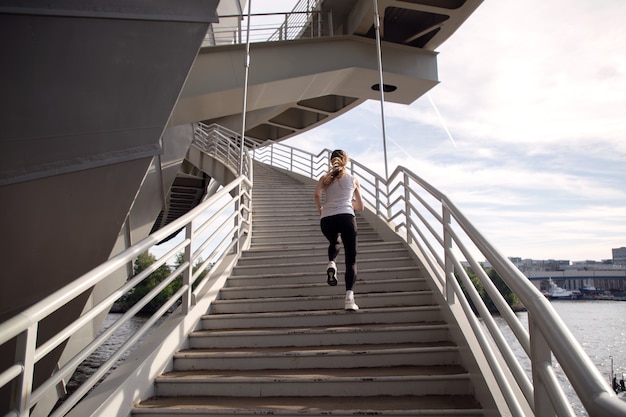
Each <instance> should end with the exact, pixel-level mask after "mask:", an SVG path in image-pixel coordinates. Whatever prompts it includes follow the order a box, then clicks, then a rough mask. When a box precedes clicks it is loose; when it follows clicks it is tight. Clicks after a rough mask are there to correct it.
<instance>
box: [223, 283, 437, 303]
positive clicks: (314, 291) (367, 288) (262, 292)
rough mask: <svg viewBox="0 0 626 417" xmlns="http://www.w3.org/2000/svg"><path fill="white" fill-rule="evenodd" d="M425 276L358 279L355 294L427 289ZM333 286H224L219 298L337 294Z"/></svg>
mask: <svg viewBox="0 0 626 417" xmlns="http://www.w3.org/2000/svg"><path fill="white" fill-rule="evenodd" d="M428 289H429V288H428V283H427V281H426V279H425V278H403V279H395V280H391V281H390V280H370V281H359V284H358V289H357V296H359V294H369V293H384V292H399V291H422V290H428ZM337 293H338V291H337V289H336V288H335V287H330V286H328V284H326V282H322V280H320V282H319V283H315V284H298V285H291V284H286V285H274V286H266V285H258V286H249V287H226V288H222V290H221V291H220V294H219V299H220V300H237V299H242V298H254V299H262V298H272V297H307V296H308V297H310V296H318V295H320V296H328V295H337Z"/></svg>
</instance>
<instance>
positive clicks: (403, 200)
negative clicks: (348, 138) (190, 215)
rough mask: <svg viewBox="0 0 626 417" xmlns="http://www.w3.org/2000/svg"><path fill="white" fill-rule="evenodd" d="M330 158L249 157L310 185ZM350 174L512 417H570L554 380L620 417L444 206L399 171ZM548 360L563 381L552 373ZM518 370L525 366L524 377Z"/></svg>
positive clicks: (592, 409) (475, 236) (530, 290)
mask: <svg viewBox="0 0 626 417" xmlns="http://www.w3.org/2000/svg"><path fill="white" fill-rule="evenodd" d="M330 153H331V151H330V150H328V149H325V150H323V151H322V152H320V153H319V154H317V155H314V154H311V153H309V152H306V151H302V150H299V149H296V148H293V147H290V146H287V145H284V144H279V143H275V144H272V145H270V146H266V147H263V148H259V149H255V150H254V159H256V160H258V161H260V162H264V163H266V164H269V165H272V166H276V167H279V168H283V169H285V170H289V171H292V172H295V173H298V174H301V175H303V176H306V177H309V178H313V179H316V178H319V177H320V176H321V175H322V174H323V173H324V172H325V171H326V170H327V168H328V158H329V156H330ZM350 170H351V172H352V174H353V175H354V176H355V177H357V178H358V179H359V181H360V183H361V190H362V191H361V194H362V195H363V198H364V200H365V201H366V203H367V204H368V205H369V206H370V208H371V209H372V211H374V212H375V213H376V214H377V215H378V216H379V217H381V218H382V219H383V220H384V221H385V222H387V224H389V225H390V226H391V227H393V228H394V229H395V230H396V232H397V233H398V234H399V235H400V236H401V237H402V238H403V239H404V240H405V241H406V242H407V243H408V245H409V246H410V247H411V248H412V249H413V250H414V253H416V255H417V256H420V258H421V259H422V260H423V262H424V263H425V264H426V267H427V268H428V269H429V271H430V272H431V273H432V275H433V276H434V278H435V279H436V282H437V285H438V287H439V289H440V291H441V294H442V297H443V298H444V299H445V300H447V302H448V303H449V304H450V305H452V304H455V303H457V302H458V303H459V304H460V305H461V308H462V310H463V312H464V313H465V316H466V318H467V321H468V322H469V323H470V325H471V327H472V331H473V333H474V335H475V337H476V339H477V340H478V343H479V344H480V347H481V350H482V352H483V353H484V356H485V357H486V359H487V361H488V363H489V366H490V369H491V372H492V374H493V375H494V378H495V379H496V380H497V383H498V386H500V387H501V390H502V394H503V396H504V398H505V400H506V402H507V405H508V407H509V409H510V411H511V413H512V415H514V416H520V417H521V416H524V415H526V413H525V411H524V410H526V409H531V410H533V412H534V415H536V416H541V417H548V416H575V413H574V411H573V409H572V406H571V404H570V403H569V401H568V399H567V398H566V396H565V394H564V388H563V386H562V384H563V382H562V381H561V379H567V380H568V381H569V383H570V384H571V386H572V387H573V389H574V391H575V393H576V395H577V396H578V398H579V399H580V401H581V403H582V406H583V407H584V408H585V409H586V411H587V413H589V415H590V416H592V417H617V416H625V415H626V402H624V401H622V400H620V399H619V398H617V396H616V395H615V393H614V392H613V391H612V390H611V388H610V386H609V385H608V383H607V380H606V379H605V378H604V377H603V376H602V375H601V374H600V372H599V371H598V370H597V368H596V367H595V366H594V365H593V363H592V362H591V360H590V359H589V357H588V356H587V354H586V353H585V352H584V351H583V349H582V347H581V346H580V344H579V343H578V341H577V340H576V339H575V338H574V337H573V335H572V334H571V332H570V331H569V330H568V328H567V327H566V326H565V324H564V323H563V321H562V320H561V318H560V317H559V316H558V314H557V313H556V311H555V310H554V308H553V307H552V306H551V304H550V302H549V301H548V300H547V299H546V298H545V296H543V294H541V293H540V292H539V290H538V289H537V288H536V287H535V286H533V285H532V284H531V283H530V281H529V280H528V279H527V278H526V277H525V276H524V275H523V274H522V273H521V272H520V271H519V270H518V269H517V268H516V267H515V266H514V265H513V264H512V263H511V262H510V260H509V259H508V258H506V257H505V256H504V255H503V254H501V253H500V252H499V251H498V250H497V249H496V248H495V247H494V246H493V245H491V244H490V243H489V241H488V240H487V239H486V238H485V237H484V236H482V234H481V233H480V232H479V231H478V230H477V229H476V228H475V227H474V226H473V225H472V223H471V222H470V221H469V220H468V219H467V218H466V217H465V216H464V215H463V214H462V213H461V211H460V210H459V209H458V208H457V207H456V206H455V205H454V203H453V202H452V201H451V200H450V199H448V198H447V197H446V196H445V195H444V194H442V193H441V192H439V191H438V190H437V189H436V188H435V187H433V186H432V185H430V184H429V183H427V182H426V181H424V180H423V179H421V178H420V177H419V176H417V175H415V174H414V173H413V172H411V171H409V170H408V169H406V168H403V167H398V168H396V170H395V171H394V172H393V173H392V174H391V175H390V177H389V179H388V180H385V179H384V178H382V177H381V176H380V175H378V174H376V173H375V172H373V171H372V170H370V169H369V168H367V167H366V166H364V165H362V164H360V163H358V162H357V161H354V160H351V161H350ZM477 259H486V260H487V261H488V262H489V264H490V265H491V266H492V268H493V269H495V271H496V272H497V273H498V275H499V276H500V277H501V278H502V279H503V281H504V282H505V283H506V284H507V285H508V286H509V288H510V289H511V290H512V291H513V292H514V293H515V294H516V295H517V297H518V298H519V300H520V301H521V302H522V303H523V305H524V306H525V307H526V309H527V311H528V321H529V323H528V330H527V329H526V328H525V326H524V325H523V324H522V323H521V322H520V321H519V319H518V318H517V316H516V315H515V313H514V312H513V310H512V309H511V308H510V306H509V305H508V303H507V302H506V300H505V299H504V298H503V297H502V295H501V294H500V292H499V291H498V289H497V288H496V286H495V285H494V283H493V282H492V280H491V279H490V278H489V276H488V275H487V273H486V272H485V270H484V269H483V267H482V266H481V263H480V262H479V261H477ZM463 261H465V262H467V263H466V264H464V263H463ZM468 265H469V268H471V270H472V271H473V272H474V273H475V274H476V275H477V277H478V279H479V280H480V282H481V284H482V285H483V287H484V288H485V290H486V292H487V294H488V295H489V297H490V298H491V299H492V301H493V302H494V304H495V306H496V308H497V310H498V313H499V314H500V316H501V317H502V318H503V319H504V321H505V323H506V325H507V326H508V328H509V329H510V331H511V333H512V334H513V335H514V336H515V338H516V339H517V340H518V342H519V345H520V346H521V350H522V351H523V356H525V357H519V354H516V353H514V351H513V350H512V348H511V346H510V343H509V342H508V341H507V340H505V338H504V336H503V333H502V331H501V328H500V326H498V324H496V322H495V320H494V319H493V317H492V314H491V313H490V311H489V310H488V309H487V307H486V305H485V303H484V302H483V300H482V299H481V297H480V295H479V293H478V292H477V290H476V289H475V287H474V284H473V283H472V281H471V279H470V277H469V275H468V273H467V269H468V268H467V266H468ZM472 306H473V307H474V308H475V309H476V311H477V312H478V316H479V317H480V319H481V321H480V322H479V321H478V320H477V319H476V314H475V312H474V310H473V309H472ZM552 356H554V357H555V358H556V360H557V361H558V363H559V365H560V367H561V368H562V370H563V374H564V375H563V376H560V375H558V374H557V372H555V369H556V367H555V366H554V365H553V363H552ZM524 363H530V366H531V371H530V375H528V374H527V372H526V371H525V370H524ZM502 364H505V366H502ZM512 381H515V382H514V383H512Z"/></svg>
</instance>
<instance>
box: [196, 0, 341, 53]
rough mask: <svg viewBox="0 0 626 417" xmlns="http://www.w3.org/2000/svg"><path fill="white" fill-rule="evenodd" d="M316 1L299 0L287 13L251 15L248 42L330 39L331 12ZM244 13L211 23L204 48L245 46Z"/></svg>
mask: <svg viewBox="0 0 626 417" xmlns="http://www.w3.org/2000/svg"><path fill="white" fill-rule="evenodd" d="M319 3H320V1H319V0H300V1H299V2H298V3H296V5H295V6H294V8H293V9H292V10H291V11H290V12H287V13H252V14H251V15H250V34H249V36H250V42H251V43H255V42H276V41H287V40H295V39H312V38H321V37H326V36H333V23H332V13H331V12H330V11H322V10H320V9H319ZM247 16H248V15H247V14H232V15H220V23H212V24H211V25H210V27H209V30H208V32H207V35H206V36H205V39H204V41H203V43H202V46H203V47H207V46H219V45H232V44H242V43H246V41H247V39H246V35H247V30H246V27H247V23H246V19H247Z"/></svg>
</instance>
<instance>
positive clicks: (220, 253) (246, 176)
mask: <svg viewBox="0 0 626 417" xmlns="http://www.w3.org/2000/svg"><path fill="white" fill-rule="evenodd" d="M207 133H216V132H211V131H210V129H209V131H208V132H207ZM217 133H219V134H217ZM217 133H216V135H217V136H214V139H213V140H211V139H209V142H213V144H214V145H215V146H213V147H211V146H209V147H207V146H206V145H207V137H209V138H210V137H211V136H210V135H204V134H203V133H202V130H200V133H197V141H196V142H195V143H194V146H197V147H199V148H200V149H201V150H203V151H204V152H206V153H207V154H209V155H211V156H212V157H214V158H216V159H219V160H220V161H222V162H223V163H224V164H228V165H227V166H228V167H229V168H230V169H231V170H233V173H234V176H235V177H236V179H235V180H234V181H232V182H230V183H229V184H226V185H224V186H223V187H222V188H221V189H220V190H219V191H217V192H216V193H215V194H214V195H212V196H210V197H209V198H208V199H207V200H206V201H204V202H202V203H201V204H200V205H198V206H197V207H196V208H194V209H193V210H191V211H190V212H189V213H187V214H185V215H183V216H182V217H180V218H179V219H177V220H175V221H173V222H171V223H170V224H168V225H167V226H165V227H163V228H161V229H160V230H158V231H156V232H155V233H153V234H151V235H150V236H148V237H146V238H145V239H143V240H141V241H140V242H138V243H136V244H134V245H133V246H131V247H129V248H128V249H126V250H124V251H123V252H121V253H119V254H118V255H116V256H113V257H112V258H111V259H109V260H108V261H107V262H105V263H103V264H102V265H100V266H98V267H97V268H95V269H93V270H92V271H90V272H88V273H86V274H85V275H83V276H81V277H80V278H78V279H77V280H75V281H74V282H72V283H70V284H68V285H66V286H65V287H63V288H61V289H59V290H58V291H57V292H55V293H53V294H51V295H50V296H48V297H46V298H45V299H43V300H41V301H40V302H38V303H36V304H35V305H33V306H32V307H30V308H28V309H27V310H25V311H23V312H22V313H20V314H18V315H17V316H15V317H13V318H12V319H10V320H8V321H6V322H4V323H2V324H0V345H3V344H5V343H9V342H14V343H15V345H16V350H15V351H16V360H15V363H14V364H13V365H11V366H10V367H8V368H7V369H4V370H2V369H0V388H2V387H5V386H7V385H9V384H13V386H12V390H13V391H14V398H13V400H12V403H13V407H14V408H13V410H12V411H10V412H9V414H7V416H27V415H29V410H30V409H31V408H32V407H34V406H36V405H37V403H38V402H39V401H40V400H41V399H42V398H43V397H44V395H45V394H46V393H47V392H48V391H49V390H51V389H55V387H56V386H58V385H59V384H61V383H63V381H67V380H68V379H69V377H70V376H71V375H72V373H73V372H74V370H75V369H76V367H77V366H78V365H79V364H81V363H82V362H83V361H84V360H85V359H86V358H87V357H88V356H89V355H91V354H92V353H93V352H94V351H95V350H96V349H98V348H99V347H100V346H102V345H103V344H105V343H107V341H108V340H109V338H110V337H111V335H113V334H114V332H115V331H116V330H118V329H120V328H121V327H122V326H124V325H125V324H126V323H127V322H128V321H129V320H130V319H132V318H133V317H134V316H135V315H136V314H137V313H138V312H139V311H140V310H141V309H142V308H143V307H144V306H146V305H147V304H148V303H150V302H151V301H152V300H154V299H155V297H157V296H158V295H159V294H160V293H161V292H162V290H163V289H165V288H166V287H167V286H168V285H170V284H171V283H173V282H174V281H175V280H179V284H180V287H179V289H178V290H176V291H175V293H174V294H173V295H172V296H171V297H170V298H169V299H167V300H166V301H165V302H164V303H163V304H162V305H161V306H160V307H159V308H158V310H157V311H156V312H155V313H154V314H152V315H151V316H149V317H147V320H146V322H145V324H144V325H143V326H142V327H141V328H140V329H139V330H137V331H135V332H134V333H133V334H132V335H131V336H130V338H129V339H128V340H126V341H125V342H124V343H123V345H122V346H121V347H120V348H119V349H118V350H117V351H116V352H114V353H113V354H112V355H111V356H110V357H109V358H108V360H107V361H106V362H105V363H104V364H102V365H101V366H99V367H98V369H97V370H96V372H95V373H94V374H93V375H91V376H90V377H89V378H88V379H87V380H86V381H85V382H84V383H83V384H82V385H80V387H78V389H77V390H76V391H75V392H73V393H72V394H71V395H70V396H69V397H67V398H65V399H64V400H63V403H62V404H61V405H60V406H59V407H57V408H56V409H55V410H54V412H53V413H52V414H51V415H52V416H62V415H65V414H66V413H67V412H68V411H69V410H70V409H71V408H72V407H73V406H74V405H76V404H77V403H78V402H79V401H80V400H81V398H82V397H84V396H85V394H87V393H88V392H89V390H90V389H91V388H92V387H94V386H95V385H96V384H97V383H98V381H99V380H100V379H101V378H102V377H103V376H105V375H106V374H107V372H109V371H110V370H111V369H112V368H113V367H114V366H115V364H116V363H117V361H118V359H120V358H121V357H122V356H123V355H124V354H125V353H127V352H128V351H129V349H131V348H132V347H133V346H134V345H135V344H136V343H137V341H138V340H140V338H141V337H142V336H144V335H145V334H147V332H148V331H149V330H150V328H151V327H152V326H153V325H154V324H155V323H156V322H157V321H158V320H159V319H160V318H161V317H163V316H164V315H166V314H167V313H168V312H169V311H172V309H174V308H177V309H178V311H180V313H181V314H182V315H187V314H188V313H189V311H190V308H191V307H192V306H193V305H194V304H195V301H196V300H197V298H198V297H200V296H201V295H202V291H203V287H205V284H206V283H207V282H208V281H209V280H210V279H212V276H211V272H212V271H211V270H210V268H211V266H214V265H219V263H220V262H221V261H222V259H224V257H225V256H226V255H228V254H231V253H240V249H241V245H242V244H245V243H243V242H245V241H246V240H247V239H248V238H249V233H248V230H249V226H250V216H251V211H250V196H251V192H250V190H251V187H252V163H251V159H250V157H249V156H247V157H246V158H245V159H244V168H243V171H242V172H243V174H242V175H240V176H238V177H237V176H236V172H238V170H239V168H238V165H239V159H240V158H239V147H238V146H237V145H236V143H237V141H236V140H234V139H235V138H236V137H237V136H236V135H231V136H230V137H226V136H224V135H223V134H224V133H226V131H223V132H217ZM181 229H184V236H183V237H182V239H180V240H181V242H180V243H177V244H175V246H173V247H172V248H171V249H169V250H167V252H166V253H164V254H162V255H161V256H158V257H156V256H155V257H156V262H155V263H153V264H151V265H150V266H149V267H148V268H147V269H145V270H143V271H142V272H141V273H139V274H138V275H136V276H129V277H128V280H126V281H125V282H124V283H123V285H121V286H120V287H119V288H116V289H115V290H113V291H112V292H111V294H110V295H108V296H107V297H106V298H105V299H104V300H102V301H101V302H99V303H98V304H96V305H94V306H92V307H91V308H89V309H88V310H86V311H84V312H83V313H82V314H81V316H80V317H79V318H77V319H76V320H75V321H74V322H72V323H71V324H69V325H68V326H67V327H65V328H64V329H63V330H61V331H60V332H59V333H57V334H56V335H53V336H51V337H50V338H49V339H48V340H47V341H45V343H43V344H38V340H37V339H38V337H37V335H38V326H39V323H41V321H42V320H45V319H46V318H47V317H49V316H50V315H51V314H53V313H55V312H56V311H58V310H59V309H60V308H61V307H63V306H65V305H67V304H68V303H70V302H72V300H74V299H76V298H77V297H79V296H80V295H82V294H83V293H85V292H86V291H90V290H91V289H92V288H93V287H94V286H95V285H97V284H98V283H100V282H103V281H105V280H107V278H109V277H110V276H111V275H112V274H114V273H116V272H117V271H119V270H120V269H124V268H125V267H126V266H127V265H129V264H131V263H132V262H133V261H134V260H135V259H136V258H137V257H138V256H139V255H141V254H142V253H145V252H147V251H151V250H152V249H154V248H155V246H156V245H158V244H159V243H160V242H162V241H164V240H165V239H167V238H168V237H170V236H171V235H172V234H176V233H178V232H179V231H180V230H181ZM151 253H152V252H151ZM178 254H182V256H183V258H182V259H183V262H182V263H181V264H180V265H177V266H176V268H175V270H174V271H173V272H171V274H169V276H167V277H166V278H165V279H163V280H162V281H161V282H160V283H159V284H158V285H157V286H156V287H154V288H153V289H152V290H151V291H150V292H149V293H148V294H146V295H145V296H144V297H143V298H141V299H140V300H139V301H138V302H137V303H136V304H134V305H132V306H131V307H130V308H129V309H128V310H127V311H126V312H125V313H124V314H123V315H122V316H121V317H120V318H119V319H118V320H117V321H116V322H115V323H114V324H112V325H111V326H110V327H108V328H107V329H106V330H104V331H103V332H102V333H101V334H99V335H98V336H97V337H96V338H95V339H94V340H93V341H92V342H90V343H89V344H88V345H87V346H86V347H84V348H83V349H82V350H81V351H80V352H78V354H77V355H76V356H74V357H73V358H71V359H70V360H69V361H68V362H67V363H65V364H64V365H63V366H62V367H61V368H60V369H58V370H56V371H55V372H54V373H53V374H52V375H51V376H50V377H49V378H48V379H46V380H45V381H44V382H43V383H41V384H39V385H38V386H36V387H34V386H33V376H34V371H35V366H36V364H37V363H38V362H39V361H40V360H41V359H42V358H44V357H45V356H46V355H47V354H49V353H50V352H52V351H53V350H55V349H56V348H58V347H60V346H62V345H63V344H65V343H66V341H67V340H68V339H69V338H70V337H71V336H72V335H74V334H75V333H76V332H77V331H79V330H80V329H81V328H83V327H84V326H86V325H89V324H90V323H91V322H92V321H93V320H94V318H96V317H97V316H99V315H100V314H102V313H106V312H107V311H109V310H110V308H111V306H112V305H113V304H114V303H115V302H116V301H117V300H119V299H120V298H121V297H123V296H124V295H126V294H129V293H130V292H131V291H132V290H133V289H134V288H136V287H137V286H138V285H139V284H141V283H142V282H143V281H144V280H145V279H146V278H147V277H148V276H149V275H150V274H151V273H153V272H154V271H156V270H157V269H159V268H160V267H161V266H163V265H165V264H166V263H167V262H171V260H172V259H173V258H175V257H176V256H177V255H178ZM131 269H132V268H131ZM207 270H208V274H207V273H206V272H205V271H207ZM192 288H194V289H192Z"/></svg>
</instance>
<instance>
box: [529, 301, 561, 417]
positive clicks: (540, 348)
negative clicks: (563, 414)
mask: <svg viewBox="0 0 626 417" xmlns="http://www.w3.org/2000/svg"><path fill="white" fill-rule="evenodd" d="M528 332H529V334H530V363H531V367H532V370H531V372H532V377H533V393H534V400H535V415H536V416H541V417H544V416H545V417H555V416H556V414H555V412H554V408H553V407H552V401H551V400H550V397H549V395H548V391H547V389H546V385H545V381H544V380H543V378H542V377H541V368H542V367H543V366H544V364H545V365H547V366H552V352H551V351H550V346H549V345H548V342H547V341H546V339H545V338H544V337H543V335H542V334H541V330H540V329H539V328H538V327H537V325H536V323H535V318H534V317H533V316H532V314H531V313H530V312H528Z"/></svg>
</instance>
